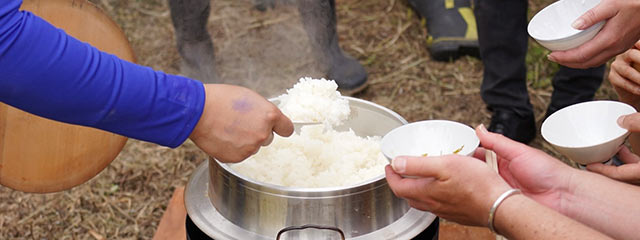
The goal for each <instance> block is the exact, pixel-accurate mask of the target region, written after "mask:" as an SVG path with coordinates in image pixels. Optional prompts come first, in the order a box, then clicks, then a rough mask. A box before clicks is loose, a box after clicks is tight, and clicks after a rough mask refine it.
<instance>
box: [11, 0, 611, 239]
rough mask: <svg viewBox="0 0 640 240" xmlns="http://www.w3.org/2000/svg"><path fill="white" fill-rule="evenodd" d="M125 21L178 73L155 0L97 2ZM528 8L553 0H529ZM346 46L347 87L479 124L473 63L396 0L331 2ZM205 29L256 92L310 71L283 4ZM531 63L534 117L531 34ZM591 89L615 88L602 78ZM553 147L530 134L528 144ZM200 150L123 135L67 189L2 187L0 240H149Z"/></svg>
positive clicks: (543, 64) (428, 114) (539, 64)
mask: <svg viewBox="0 0 640 240" xmlns="http://www.w3.org/2000/svg"><path fill="white" fill-rule="evenodd" d="M94 2H97V3H98V4H99V5H100V6H101V7H102V8H103V9H105V11H106V12H107V13H108V14H109V15H110V16H112V17H113V18H114V19H115V20H116V22H117V23H118V24H120V26H121V27H122V28H123V29H124V31H125V33H126V35H127V36H128V37H129V40H130V42H131V44H132V46H133V49H134V51H135V52H136V54H137V57H138V62H139V63H140V64H143V65H148V66H151V67H153V68H156V69H159V70H163V71H166V72H169V73H178V66H179V61H180V58H179V55H178V53H177V51H176V49H175V41H174V39H173V29H172V26H171V20H170V18H169V12H168V8H167V3H166V1H164V0H145V1H141V0H136V1H126V0H94ZM530 2H531V3H532V4H531V11H532V12H533V11H536V10H537V9H539V8H540V7H541V6H544V5H545V4H548V3H549V2H551V0H532V1H530ZM337 5H338V6H337V7H338V19H339V20H338V22H339V28H338V31H339V35H340V41H341V45H342V46H343V48H344V49H345V50H346V51H347V52H349V53H350V54H351V55H353V56H355V57H356V58H358V59H359V60H360V61H361V62H362V63H363V64H364V65H365V67H366V68H367V70H368V72H369V74H370V80H371V85H370V86H369V87H368V89H366V90H365V91H364V92H363V93H361V94H359V95H357V96H356V97H359V98H363V99H367V100H370V101H373V102H376V103H379V104H381V105H384V106H387V107H389V108H391V109H393V110H394V111H396V112H398V113H399V114H401V115H402V116H404V117H405V118H406V119H407V120H409V121H417V120H422V119H438V118H440V119H451V120H455V121H460V122H463V123H466V124H469V125H472V126H475V125H478V124H480V123H484V124H488V123H489V119H490V115H489V113H488V112H487V111H486V110H485V106H484V103H483V102H482V100H481V99H480V96H479V86H480V82H481V77H482V64H481V62H480V61H479V60H477V59H474V58H468V57H464V58H461V59H459V60H456V61H453V62H448V63H443V62H436V61H433V60H431V59H430V57H429V55H428V52H427V49H426V45H425V37H426V30H425V28H424V26H423V25H422V24H421V21H420V19H418V18H417V17H416V15H415V13H413V12H412V11H411V10H409V9H408V8H407V4H406V2H405V1H402V0H339V1H338V3H337ZM212 7H213V10H212V16H211V17H210V32H211V33H212V36H213V38H214V42H215V45H216V52H217V57H218V58H217V62H216V64H218V65H217V66H218V67H219V70H220V72H221V75H222V76H223V78H224V79H226V80H225V82H227V83H235V84H242V85H245V86H248V87H251V88H254V89H256V90H257V91H259V92H260V93H262V94H264V95H265V96H273V95H276V94H280V93H282V91H283V90H284V89H285V88H287V87H289V86H291V84H292V83H293V82H295V81H296V80H297V79H298V78H299V77H301V75H311V76H317V75H316V74H317V70H316V69H315V68H314V63H313V60H311V59H312V58H309V57H308V56H309V53H310V50H308V47H307V46H306V44H307V43H306V39H305V37H306V35H305V33H304V30H303V29H302V27H301V26H300V24H299V17H298V15H297V11H295V8H292V7H291V6H286V5H284V4H280V5H278V6H277V7H276V9H275V10H268V11H267V12H264V13H263V12H259V11H256V10H254V9H252V8H251V3H250V2H245V1H236V0H216V1H214V3H213V6H212ZM530 48H531V51H530V53H531V54H530V56H529V57H528V66H529V69H530V70H531V73H530V74H529V86H530V93H531V99H532V104H533V105H534V107H535V113H536V115H537V116H542V115H543V114H544V110H545V109H546V105H547V104H548V102H549V98H550V93H551V87H550V85H549V84H548V80H549V79H550V77H551V76H552V74H553V72H554V69H556V68H555V67H554V66H553V65H552V64H550V63H549V62H547V61H546V60H544V56H545V54H546V52H545V51H546V50H543V49H541V48H540V47H538V46H537V45H535V44H531V47H530ZM597 98H599V99H611V98H615V93H614V92H613V91H612V90H611V87H610V86H609V85H608V83H605V84H604V86H603V88H602V89H601V90H600V91H599V92H598V94H597ZM531 145H532V146H534V147H538V148H541V149H544V150H545V151H547V152H550V153H552V154H555V153H554V152H553V150H551V149H550V148H549V146H548V145H547V144H544V143H543V141H542V140H541V138H540V137H539V136H538V137H537V138H536V140H535V141H534V142H533V143H532V144H531ZM204 159H206V156H205V155H204V154H203V153H202V152H201V151H199V150H198V149H197V148H196V147H195V146H194V145H193V144H192V143H191V142H189V141H187V142H186V143H185V144H183V146H181V147H178V148H176V149H167V148H164V147H159V146H157V145H154V144H149V143H143V142H140V141H135V140H130V141H129V142H128V144H127V145H126V147H125V149H124V151H123V152H122V153H121V154H120V155H119V156H118V158H117V159H116V160H114V162H113V163H112V164H111V165H110V166H109V167H107V169H105V170H104V171H103V172H102V173H100V174H99V175H98V176H97V177H95V178H93V179H92V180H90V181H89V182H87V183H85V184H83V185H81V186H78V187H76V188H74V189H71V190H69V191H64V192H60V193H55V194H46V195H39V194H25V193H20V192H16V191H12V190H10V189H7V188H4V187H0V239H103V238H107V239H150V238H151V237H152V236H153V233H154V231H155V228H156V226H157V225H158V221H159V219H160V217H161V215H162V213H163V211H164V209H165V207H166V204H167V202H168V200H169V198H170V195H171V193H172V191H173V189H174V188H175V186H179V185H184V184H185V183H186V181H187V179H188V177H189V175H190V173H191V171H192V170H193V169H194V168H195V167H196V166H197V165H198V164H199V163H200V162H202V161H203V160H204Z"/></svg>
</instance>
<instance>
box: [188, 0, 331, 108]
mask: <svg viewBox="0 0 640 240" xmlns="http://www.w3.org/2000/svg"><path fill="white" fill-rule="evenodd" d="M254 2H255V3H257V4H258V5H260V4H262V6H267V7H269V6H271V4H273V6H274V8H268V9H267V10H266V11H264V12H263V11H259V10H256V8H255V7H254V6H255V5H254ZM329 7H330V6H329V1H328V0H327V1H323V0H287V1H284V0H234V1H212V2H211V16H210V17H209V20H208V30H209V33H210V34H211V36H212V40H213V45H214V48H215V69H216V71H217V74H218V79H217V80H216V82H220V83H227V84H235V85H241V86H245V87H248V88H251V89H253V90H255V91H257V92H258V93H260V94H262V95H263V96H265V97H275V96H278V95H280V94H283V93H284V92H285V90H286V89H288V88H291V86H293V84H295V83H296V82H297V80H298V79H299V78H300V77H303V76H309V77H314V78H321V77H325V73H324V72H325V69H326V57H325V55H326V54H324V53H325V52H328V51H331V49H330V48H327V47H326V46H327V45H328V44H329V43H330V41H332V40H333V39H334V36H332V35H334V34H327V33H328V32H329V33H330V31H327V30H328V29H330V28H328V25H330V24H332V22H331V21H335V20H333V19H334V18H333V15H331V13H332V10H331V9H330V8H329ZM301 14H303V16H304V18H302V17H301ZM303 22H304V23H305V24H303ZM306 30H308V31H306ZM334 31H335V29H334ZM309 35H310V36H312V37H311V38H309V37H308V36H309ZM335 39H337V38H335ZM312 46H315V47H312ZM336 46H337V44H336ZM338 50H339V49H338ZM195 58H198V59H199V58H205V57H204V56H195Z"/></svg>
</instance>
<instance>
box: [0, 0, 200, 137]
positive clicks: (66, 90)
mask: <svg viewBox="0 0 640 240" xmlns="http://www.w3.org/2000/svg"><path fill="white" fill-rule="evenodd" d="M21 4H22V1H21V0H4V1H3V3H2V4H1V6H0V102H4V103H6V104H8V105H11V106H13V107H16V108H19V109H22V110H24V111H27V112H30V113H33V114H36V115H39V116H42V117H45V118H49V119H53V120H57V121H62V122H66V123H71V124H78V125H84V126H89V127H94V128H98V129H102V130H106V131H109V132H113V133H117V134H120V135H124V136H127V137H130V138H135V139H140V140H144V141H149V142H154V143H157V144H160V145H164V146H169V147H177V146H179V145H180V144H182V142H184V141H185V140H186V139H187V137H188V136H189V134H190V133H191V131H193V128H194V127H195V125H196V123H197V122H198V120H199V119H200V115H201V114H202V111H203V108H204V100H205V93H204V86H203V85H202V83H200V82H198V81H196V80H192V79H189V78H185V77H180V76H175V75H169V74H165V73H162V72H159V71H154V70H153V69H151V68H148V67H143V66H140V65H136V64H133V63H130V62H127V61H124V60H121V59H119V58H117V57H116V56H114V55H111V54H107V53H104V52H101V51H99V50H97V49H96V48H94V47H92V46H90V45H88V44H86V43H83V42H80V41H78V40H77V39H75V38H73V37H71V36H69V35H67V34H66V33H64V32H63V31H62V30H60V29H58V28H55V27H54V26H52V25H50V24H49V23H47V22H46V21H44V20H43V19H41V18H39V17H37V16H35V15H33V14H32V13H29V12H25V11H19V7H20V5H21Z"/></svg>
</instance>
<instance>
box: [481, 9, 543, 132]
mask: <svg viewBox="0 0 640 240" xmlns="http://www.w3.org/2000/svg"><path fill="white" fill-rule="evenodd" d="M527 5H528V3H527V1H523V0H510V1H503V0H478V1H477V5H476V8H475V14H476V22H477V24H478V41H479V44H480V56H481V58H482V62H483V63H484V79H483V81H482V86H481V95H482V99H483V100H484V101H485V103H486V104H487V106H488V107H489V110H491V111H493V117H492V118H491V124H490V125H489V130H490V131H492V132H497V133H501V134H503V135H505V136H507V137H509V138H511V139H514V140H517V141H519V142H524V143H528V142H530V141H531V140H532V139H533V138H534V137H535V131H536V129H535V118H534V116H533V107H532V106H531V103H530V102H529V94H528V92H527V85H526V68H525V56H526V53H527V40H528V37H527V32H526V29H527V7H528V6H527Z"/></svg>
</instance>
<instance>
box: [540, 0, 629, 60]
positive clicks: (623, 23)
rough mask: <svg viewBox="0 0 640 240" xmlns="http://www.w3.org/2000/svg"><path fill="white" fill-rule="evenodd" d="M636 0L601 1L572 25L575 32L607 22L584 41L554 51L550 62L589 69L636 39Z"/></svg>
mask: <svg viewBox="0 0 640 240" xmlns="http://www.w3.org/2000/svg"><path fill="white" fill-rule="evenodd" d="M638 12H640V0H602V1H601V2H600V3H599V4H598V5H597V6H596V7H594V8H592V9H590V10H589V11H587V12H586V13H585V14H583V15H582V16H581V17H579V18H578V19H577V20H576V21H575V22H574V23H573V25H572V26H573V27H574V28H576V29H579V30H583V29H587V28H589V27H591V26H592V25H594V24H596V23H598V22H600V21H603V20H607V22H606V24H605V25H604V27H603V28H602V29H601V30H600V32H599V33H598V34H597V35H596V36H595V37H594V38H593V39H591V40H589V41H588V42H586V43H584V44H582V45H580V46H579V47H577V48H574V49H570V50H567V51H554V52H552V53H551V54H550V55H549V59H550V60H551V61H554V62H557V63H559V64H562V65H565V66H568V67H572V68H589V67H595V66H598V65H601V64H603V63H605V62H607V61H608V60H609V59H611V58H612V57H614V56H615V55H617V54H619V53H622V52H624V51H626V50H627V49H629V48H630V47H631V46H633V43H635V42H636V41H638V39H640V17H639V16H638Z"/></svg>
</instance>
